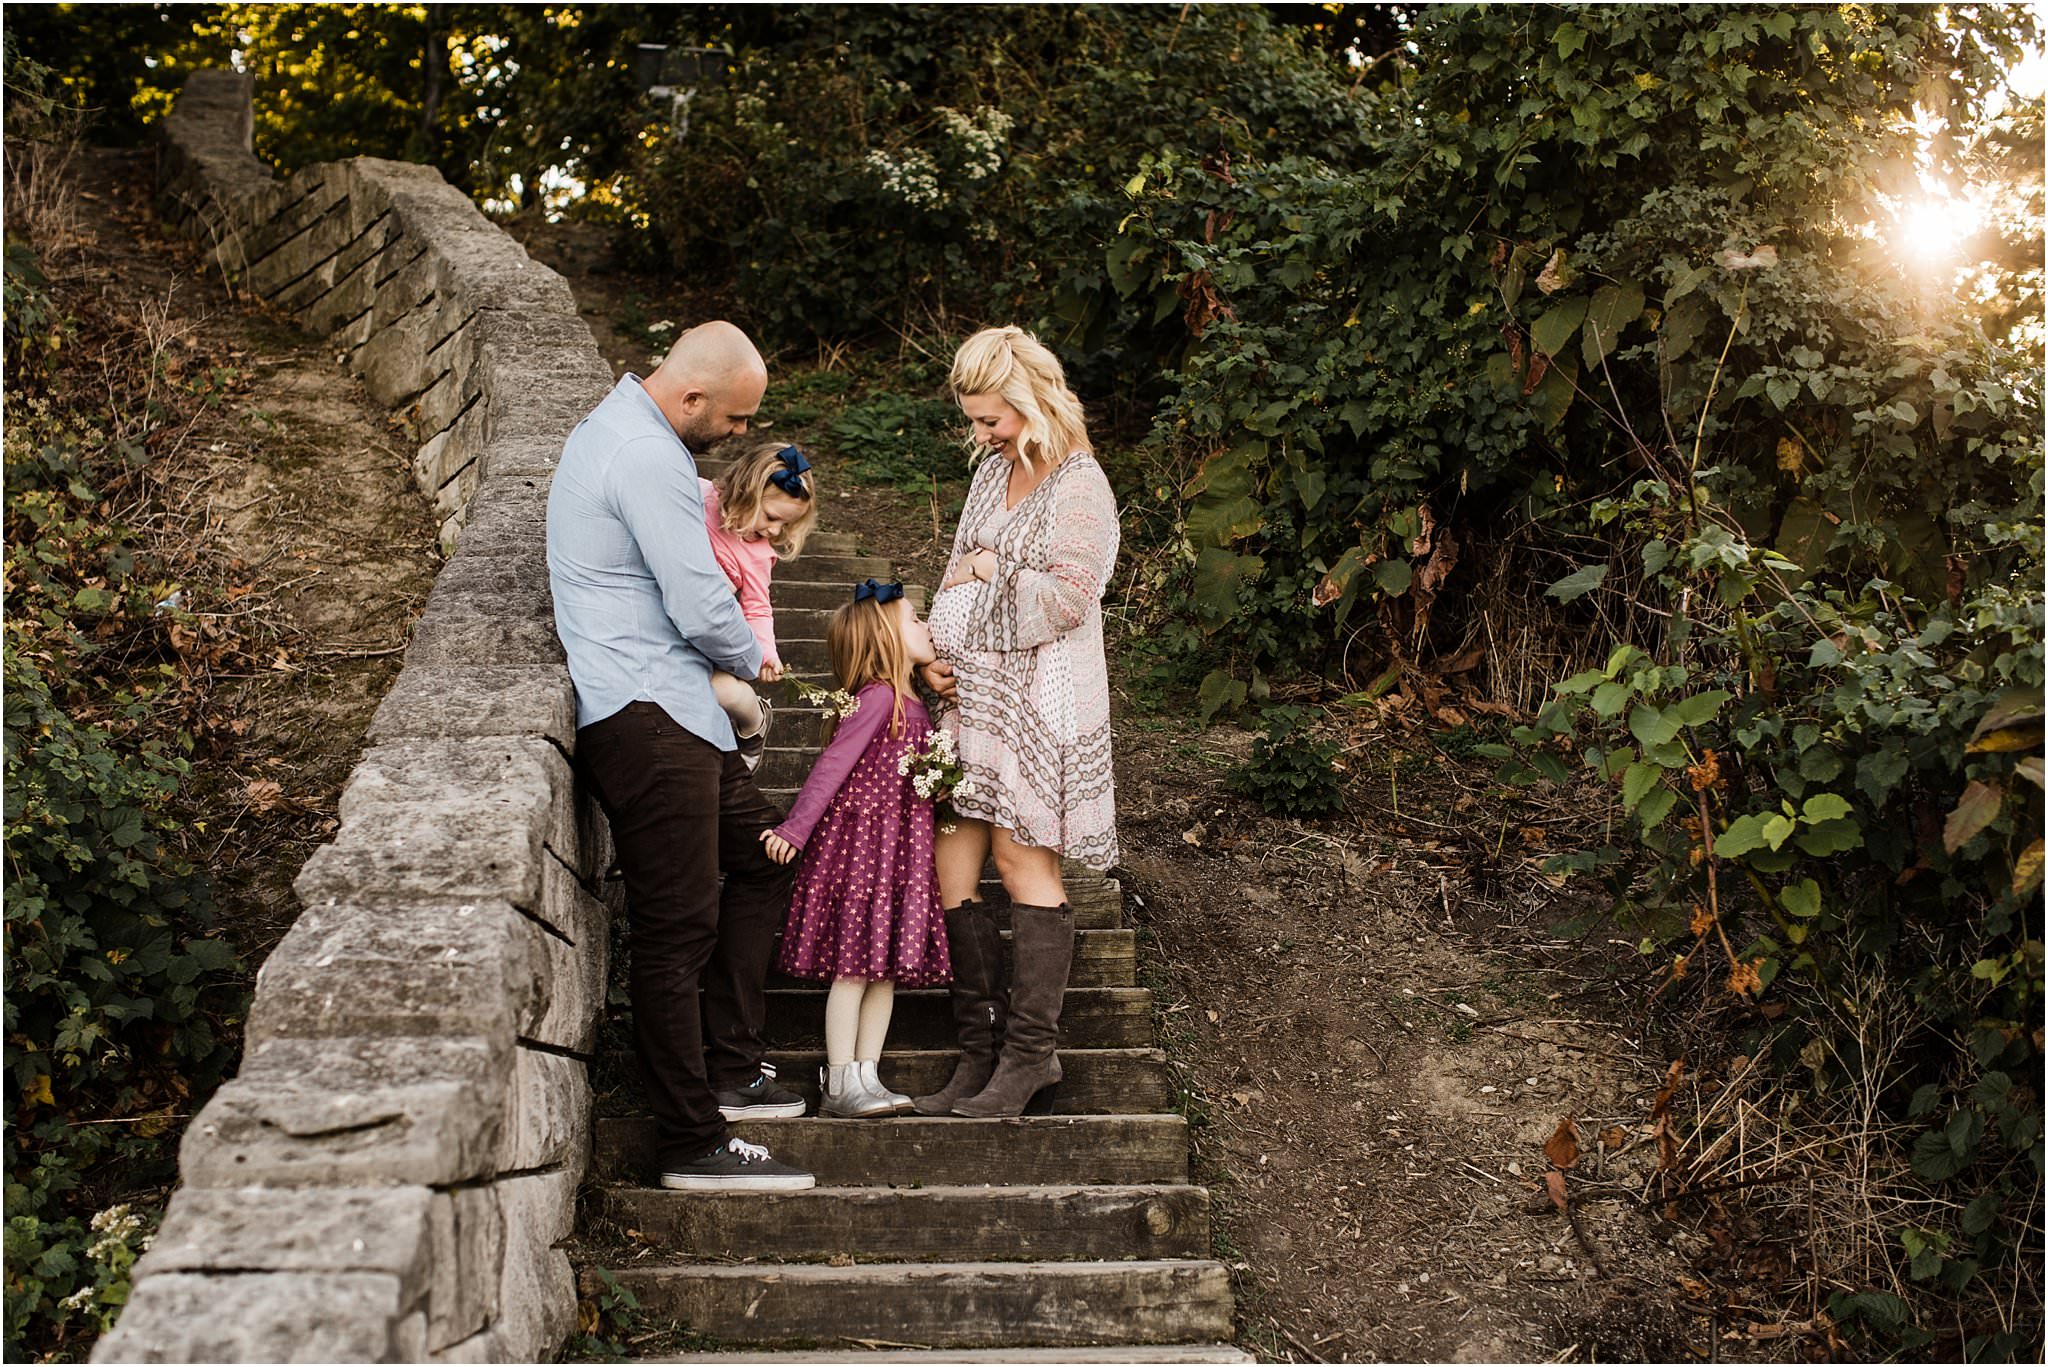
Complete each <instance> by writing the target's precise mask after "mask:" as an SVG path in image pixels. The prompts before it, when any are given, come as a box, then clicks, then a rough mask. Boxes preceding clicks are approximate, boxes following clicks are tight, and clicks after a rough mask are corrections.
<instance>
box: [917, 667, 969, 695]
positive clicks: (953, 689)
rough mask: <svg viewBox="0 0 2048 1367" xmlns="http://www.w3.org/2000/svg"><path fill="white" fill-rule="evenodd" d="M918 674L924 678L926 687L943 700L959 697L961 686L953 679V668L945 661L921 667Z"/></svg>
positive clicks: (918, 668)
mask: <svg viewBox="0 0 2048 1367" xmlns="http://www.w3.org/2000/svg"><path fill="white" fill-rule="evenodd" d="M917 672H918V673H919V674H920V675H922V676H923V677H924V686H925V687H926V688H929V689H930V690H931V691H932V692H934V693H936V694H938V695H939V696H940V697H942V698H952V697H956V696H958V694H959V692H960V685H959V684H958V683H956V682H955V681H954V679H953V666H951V665H949V664H947V663H946V662H945V661H944V660H934V661H932V662H931V663H930V664H928V665H919V666H918V667H917Z"/></svg>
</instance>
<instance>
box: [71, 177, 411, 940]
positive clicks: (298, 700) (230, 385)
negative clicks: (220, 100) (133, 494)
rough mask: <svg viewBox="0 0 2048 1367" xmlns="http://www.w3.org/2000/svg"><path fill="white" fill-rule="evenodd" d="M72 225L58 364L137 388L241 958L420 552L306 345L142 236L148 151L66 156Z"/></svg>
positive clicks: (195, 785)
mask: <svg viewBox="0 0 2048 1367" xmlns="http://www.w3.org/2000/svg"><path fill="white" fill-rule="evenodd" d="M75 175H76V179H77V187H78V195H77V197H76V201H75V209H76V222H75V235H74V236H73V238H72V240H71V241H70V243H69V246H68V249H66V250H64V251H61V252H59V253H57V254H55V255H54V257H53V259H52V260H51V262H50V263H49V269H50V272H51V274H52V278H53V281H54V284H55V286H56V288H57V290H58V293H59V296H60V298H63V299H65V300H66V301H67V302H68V303H69V304H70V305H71V307H72V308H73V309H74V310H75V311H79V312H81V314H82V315H84V316H86V317H87V318H88V320H89V322H88V326H90V327H94V328H99V329H102V330H103V332H104V334H105V335H103V336H102V337H101V338H100V342H101V344H100V345H99V346H98V347H96V348H95V349H94V353H95V354H91V355H82V356H81V358H80V359H79V360H78V361H76V362H74V364H77V365H100V366H104V367H107V368H109V369H110V370H120V371H122V372H124V373H123V375H122V376H121V378H120V379H119V381H118V383H117V382H115V381H109V382H108V384H107V386H106V388H107V390H108V392H109V393H116V392H118V391H121V390H123V389H128V388H131V387H133V386H135V385H136V384H137V381H136V378H135V377H136V375H137V374H143V375H146V376H150V377H153V379H149V380H145V381H143V382H142V384H143V387H144V388H145V389H147V388H148V386H149V385H150V384H154V385H155V389H154V390H151V391H150V394H151V395H153V397H151V398H149V399H147V400H146V402H153V403H157V404H158V405H159V406H160V408H161V409H162V411H164V412H167V413H169V414H170V415H171V419H170V420H169V421H166V422H164V423H163V424H162V425H161V426H160V428H159V429H158V435H156V436H154V437H152V439H151V442H150V446H151V449H152V451H153V452H155V453H156V454H157V460H156V462H155V463H154V464H153V465H152V466H151V467H150V468H149V475H148V477H149V479H150V480H151V481H152V484H153V486H154V487H153V488H152V489H151V490H150V494H151V497H150V499H149V504H150V506H149V507H148V509H147V511H146V514H145V520H144V523H143V526H144V528H145V531H146V540H147V543H148V548H149V559H150V560H151V561H152V562H153V567H154V572H155V573H157V574H159V575H161V577H162V578H163V579H164V580H166V581H167V583H169V584H172V585H174V586H175V592H174V595H173V603H174V605H175V606H176V607H178V608H181V609H183V611H184V613H185V614H189V615H187V616H182V617H174V618H173V619H172V625H171V626H170V627H169V635H170V640H171V644H172V648H173V651H174V652H175V655H176V658H177V664H178V669H179V673H180V683H179V698H180V700H181V702H182V704H183V705H184V707H185V708H186V710H187V715H186V717H185V721H186V723H187V725H188V727H189V729H190V730H191V731H192V732H193V734H194V735H195V738H196V745H195V749H194V751H193V754H192V763H193V776H192V779H191V780H190V781H189V783H188V785H187V794H186V795H187V800H188V802H189V811H190V815H191V819H192V820H193V821H194V822H195V823H196V824H195V828H194V830H193V831H192V832H190V833H189V834H190V835H191V837H192V839H193V841H194V846H193V848H192V850H191V853H193V854H194V855H196V856H197V858H198V862H200V863H201V865H202V867H204V868H206V869H208V870H209V871H210V872H211V873H212V875H213V878H214V880H215V884H216V887H215V891H216V895H217V898H218V900H219V903H220V907H221V914H222V918H223V922H224V924H225V926H226V927H227V929H228V931H229V934H230V937H231V938H232V939H233V940H234V941H235V942H236V943H237V945H238V946H239V947H240V948H241V950H242V952H243V955H244V958H245V961H246V963H247V966H248V968H249V969H250V971H251V972H252V973H253V971H254V970H255V969H256V968H257V967H258V966H259V965H260V964H261V962H262V960H263V958H264V957H265V956H266V955H267V954H268V953H269V951H270V949H271V948H272V947H273V946H274V945H275V944H276V943H277V941H278V940H279V939H281V938H282V937H283V935H284V933H285V931H287V930H288V929H289V928H290V926H291V923H292V921H293V919H294V918H295V917H296V916H297V914H298V906H297V903H296V901H295V900H294V899H293V897H292V893H291V880H292V877H293V876H294V875H295V874H296V873H297V872H298V870H299V867H300V866H301V865H302V864H303V863H304V862H305V860H306V858H307V857H308V856H309V855H310V854H311V853H312V851H313V850H314V848H316V847H317V846H318V845H319V844H321V843H322V842H324V841H325V840H327V839H328V838H330V836H331V835H332V833H333V830H334V828H335V808H336V804H337V802H338V800H339V798H340V795H341V788H342V785H343V784H344V783H345V782H346V780H347V778H348V774H349V771H350V770H351V769H352V768H353V767H354V765H355V762H356V759H357V758H358V756H359V755H360V753H361V751H362V748H363V732H364V729H365V728H366V727H367V726H368V724H369V720H370V716H371V714H372V713H373V712H374V711H375V710H376V706H377V703H378V702H379V701H380V700H381V699H382V697H383V695H384V693H385V692H386V690H387V689H388V688H389V687H390V684H391V680H392V679H393V678H394V677H395V676H396V674H397V672H398V668H399V663H400V659H399V657H400V655H401V654H402V652H403V650H404V647H405V642H406V639H407V634H408V631H409V628H410V626H411V623H412V621H413V619H414V618H415V617H417V616H418V615H419V611H420V609H421V607H422V606H423V605H424V603H425V601H426V595H427V592H428V590H429V589H431V588H432V587H433V576H434V572H435V570H436V569H437V568H438V567H439V564H440V557H439V552H438V550H437V548H436V545H435V536H436V530H437V524H436V522H435V520H434V518H433V516H432V510H431V507H430V506H429V505H428V503H427V501H426V499H425V498H424V497H423V496H422V495H421V494H420V492H419V490H418V488H417V487H416V486H415V484H414V483H413V479H412V473H411V462H410V457H409V456H408V455H407V454H406V449H407V442H406V439H405V437H404V435H403V434H402V433H400V432H397V431H395V430H393V428H392V427H391V426H390V424H389V423H388V421H387V418H386V416H385V414H384V413H383V412H382V411H381V410H380V409H379V408H378V407H377V406H376V405H375V404H373V403H372V402H371V401H370V400H369V399H368V398H367V397H366V396H365V395H364V394H363V392H362V388H361V386H360V385H359V384H357V383H355V382H354V381H353V380H351V379H350V378H349V376H348V375H347V374H346V372H344V371H343V370H342V369H341V367H340V366H339V365H338V364H337V363H336V358H335V356H334V355H332V354H331V353H330V352H329V351H328V350H327V348H326V346H325V345H324V343H323V342H322V341H321V340H320V339H318V338H315V337H313V336H310V335H308V334H306V333H304V332H301V331H299V330H298V329H297V328H295V327H293V326H291V325H290V324H289V323H287V322H285V321H283V320H282V319H279V318H277V317H275V316H273V315H271V314H269V313H268V312H267V311H266V310H265V309H264V308H263V307H262V306H261V305H260V303H259V302H257V301H252V300H241V299H235V298H231V297H230V295H229V294H228V292H227V290H226V289H225V288H224V286H223V285H222V283H221V281H220V278H219V276H218V275H217V274H216V273H213V272H211V271H206V270H204V269H203V266H204V258H203V257H202V255H201V253H200V252H199V251H198V250H197V249H196V248H195V247H194V246H193V245H192V244H189V243H186V242H184V241H182V240H177V239H171V238H167V237H165V236H163V235H162V231H161V228H160V225H159V224H158V222H157V219H156V215H155V211H154V207H153V204H152V201H151V196H152V193H153V191H152V189H151V186H150V175H151V160H150V154H149V153H148V152H146V151H145V152H110V151H89V152H86V153H84V154H83V155H82V156H81V157H80V159H79V161H78V162H77V164H76V168H75Z"/></svg>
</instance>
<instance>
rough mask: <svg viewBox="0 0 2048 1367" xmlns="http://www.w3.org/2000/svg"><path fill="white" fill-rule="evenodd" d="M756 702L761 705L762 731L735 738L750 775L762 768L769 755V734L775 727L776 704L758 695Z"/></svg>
mask: <svg viewBox="0 0 2048 1367" xmlns="http://www.w3.org/2000/svg"><path fill="white" fill-rule="evenodd" d="M754 701H756V702H758V703H760V704H761V729H760V730H758V731H756V732H755V733H754V734H753V735H751V736H739V737H736V738H735V740H736V743H737V745H738V747H739V752H740V758H741V759H742V760H743V761H745V762H746V766H747V772H748V773H750V774H751V773H753V772H755V771H756V770H758V769H759V768H760V767H761V759H762V757H763V756H764V755H766V754H767V753H768V732H769V729H770V728H772V727H773V726H774V725H775V704H774V703H772V702H769V701H768V699H766V698H764V697H761V696H759V695H758V694H757V695H756V696H755V699H754Z"/></svg>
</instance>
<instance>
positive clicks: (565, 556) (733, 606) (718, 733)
mask: <svg viewBox="0 0 2048 1367" xmlns="http://www.w3.org/2000/svg"><path fill="white" fill-rule="evenodd" d="M548 584H549V586H550V587H551V588H552V589H553V590H554V595H555V632H556V634H557V635H559V636H560V637H561V638H562V648H563V649H564V650H565V651H567V652H568V656H569V677H570V679H571V680H573V681H574V682H575V685H576V724H577V725H578V726H579V727H581V726H588V725H590V724H591V723H592V722H599V721H603V720H604V719H605V718H606V717H609V716H611V715H612V714H613V713H615V712H617V711H618V710H619V709H620V708H622V707H624V706H625V705H626V704H627V703H631V702H642V701H645V702H652V703H657V704H659V705H660V707H661V709H662V710H663V711H665V712H667V713H668V714H669V716H671V717H673V718H674V719H675V721H676V723H677V724H678V725H680V726H682V727H683V728H684V729H685V730H687V731H689V732H690V733H691V734H693V735H696V736H699V737H701V738H702V739H704V740H706V741H709V742H710V743H711V744H713V745H715V746H717V747H718V748H719V749H721V750H730V749H732V748H733V744H734V742H733V731H732V723H731V722H730V721H728V720H726V716H725V713H724V712H723V711H722V710H720V708H719V706H718V703H717V701H716V699H714V698H713V697H712V693H711V671H712V670H714V669H723V670H726V671H727V672H729V673H732V674H736V675H738V676H739V677H740V678H742V679H751V678H753V677H754V676H755V675H756V674H758V673H759V672H760V670H761V645H760V642H758V641H757V640H755V639H754V633H753V631H752V630H751V629H750V628H749V627H748V626H747V619H746V618H745V617H744V616H742V615H741V613H740V605H739V600H738V599H737V598H735V597H734V596H733V589H732V583H731V581H730V580H728V579H727V578H726V577H725V573H724V571H722V570H720V569H719V568H718V562H717V561H716V560H715V559H713V558H712V555H711V536H710V533H709V532H707V531H706V530H705V527H704V497H703V495H702V494H701V493H700V492H699V491H698V488H697V462H696V459H695V458H694V457H693V456H692V455H691V454H690V450H689V448H688V447H686V446H684V445H683V443H682V440H681V439H680V438H678V437H677V436H676V432H675V429H674V428H673V427H671V426H669V422H668V419H667V418H666V417H664V416H663V415H662V412H661V409H660V407H659V406H658V405H657V404H656V403H655V402H654V400H653V399H651V398H649V397H648V395H647V391H646V390H644V389H642V388H641V387H640V380H639V378H638V377H637V376H633V375H628V376H626V377H625V378H624V379H622V380H620V381H619V383H618V385H617V387H616V388H614V389H613V390H612V392H611V393H610V394H608V395H606V396H605V400H604V402H603V403H600V404H599V405H598V406H597V407H596V408H594V409H592V410H591V413H590V416H589V417H587V418H585V419H584V420H583V421H582V422H580V423H578V424H577V425H576V430H575V431H574V432H571V433H570V434H569V439H568V441H566V442H564V443H563V445H562V463H561V465H560V466H559V467H557V468H556V470H555V478H554V483H553V485H552V486H551V487H550V488H549V490H548Z"/></svg>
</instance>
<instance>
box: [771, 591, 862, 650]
mask: <svg viewBox="0 0 2048 1367" xmlns="http://www.w3.org/2000/svg"><path fill="white" fill-rule="evenodd" d="M848 593H849V596H850V595H851V590H850V589H849V590H848ZM770 598H771V599H772V598H773V593H772V592H771V594H770ZM836 611H838V609H837V608H786V607H783V606H782V605H781V604H780V603H777V604H775V636H776V639H777V640H778V641H779V640H781V639H782V638H783V637H784V636H823V635H824V634H825V627H826V625H827V624H828V623H829V622H831V620H832V614H833V613H834V612H836Z"/></svg>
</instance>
